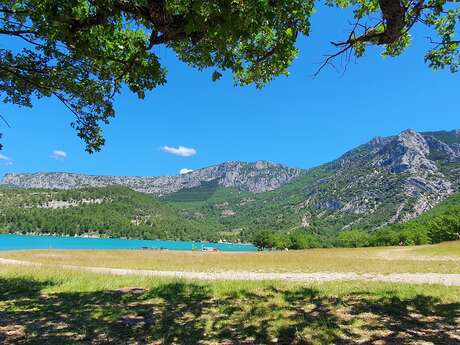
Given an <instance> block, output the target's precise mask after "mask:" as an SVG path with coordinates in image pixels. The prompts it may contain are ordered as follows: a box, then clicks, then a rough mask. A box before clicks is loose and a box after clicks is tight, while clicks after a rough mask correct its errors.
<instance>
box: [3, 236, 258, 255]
mask: <svg viewBox="0 0 460 345" xmlns="http://www.w3.org/2000/svg"><path fill="white" fill-rule="evenodd" d="M142 247H149V248H158V249H159V248H165V249H170V250H192V248H193V247H195V248H196V249H201V248H202V247H212V248H217V249H218V250H220V251H223V252H253V251H256V250H257V248H256V247H254V246H253V245H251V244H231V243H211V242H200V243H198V242H187V241H161V240H124V239H111V238H83V237H61V236H31V235H0V250H19V249H141V248H142Z"/></svg>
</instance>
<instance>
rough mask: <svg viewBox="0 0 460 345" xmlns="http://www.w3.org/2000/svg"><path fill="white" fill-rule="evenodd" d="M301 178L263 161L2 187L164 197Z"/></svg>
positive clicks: (45, 178)
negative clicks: (115, 188)
mask: <svg viewBox="0 0 460 345" xmlns="http://www.w3.org/2000/svg"><path fill="white" fill-rule="evenodd" d="M300 174H302V170H301V169H294V168H288V167H285V166H283V165H280V164H274V163H271V162H267V161H257V162H255V163H243V162H225V163H223V164H219V165H215V166H211V167H208V168H203V169H199V170H195V171H192V172H189V173H187V174H182V175H179V176H159V177H142V176H91V175H82V174H73V173H32V174H16V173H10V174H6V175H5V177H4V178H3V180H2V182H1V183H2V184H8V185H12V186H16V187H20V188H48V189H73V188H83V187H105V186H111V185H122V186H126V187H129V188H131V189H133V190H136V191H139V192H143V193H148V194H154V195H157V196H161V195H167V194H171V193H174V192H177V191H179V190H181V189H184V188H193V187H198V186H200V185H201V184H202V183H204V182H209V181H213V180H217V181H218V183H219V184H220V185H222V186H224V187H234V188H237V189H239V190H241V191H248V192H253V193H261V192H266V191H270V190H273V189H275V188H278V187H280V186H282V185H283V184H286V183H288V182H289V181H291V180H292V179H294V178H296V177H298V176H299V175H300Z"/></svg>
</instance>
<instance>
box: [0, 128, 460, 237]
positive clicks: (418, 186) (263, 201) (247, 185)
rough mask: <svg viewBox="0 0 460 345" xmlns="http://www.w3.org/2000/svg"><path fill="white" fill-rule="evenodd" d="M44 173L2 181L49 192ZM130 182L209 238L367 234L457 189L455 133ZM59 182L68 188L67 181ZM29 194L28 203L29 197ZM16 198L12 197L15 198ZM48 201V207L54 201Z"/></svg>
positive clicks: (403, 136) (411, 135) (459, 135)
mask: <svg viewBox="0 0 460 345" xmlns="http://www.w3.org/2000/svg"><path fill="white" fill-rule="evenodd" d="M43 175H46V174H42V175H40V174H38V175H35V179H32V180H28V178H29V177H30V175H21V174H19V175H9V176H10V178H7V179H6V180H5V179H4V180H3V182H4V183H9V184H11V185H15V184H16V185H17V186H19V187H27V186H29V187H41V188H45V187H48V188H49V185H48V182H49V181H48V182H46V181H47V180H45V183H44V182H43V180H42V178H43ZM46 176H51V180H50V181H51V182H53V179H52V178H54V177H56V176H61V177H62V175H53V174H49V175H46ZM76 176H77V177H79V176H81V175H76ZM14 178H17V179H18V180H17V181H15V179H14ZM82 178H85V176H83V177H82ZM93 178H95V179H96V182H98V181H99V182H98V183H100V184H103V183H106V184H107V181H104V178H111V177H101V176H93ZM116 178H120V179H122V178H123V177H116ZM98 179H100V180H98ZM129 179H131V180H129V181H128V182H129V183H131V187H133V186H134V187H136V188H138V189H141V190H143V191H147V192H149V193H150V194H152V195H154V196H157V197H159V199H160V200H159V201H160V202H162V203H167V204H168V206H171V207H173V208H174V209H175V211H177V212H178V215H179V216H180V217H183V218H184V219H185V220H186V221H189V222H191V223H189V224H200V225H199V227H206V228H207V229H208V231H210V232H208V234H209V233H211V232H216V233H218V234H220V235H221V236H222V237H223V238H233V239H241V238H244V239H246V240H247V239H249V238H251V236H252V234H254V233H257V232H259V231H264V230H272V231H281V232H285V233H286V232H287V233H289V232H291V231H297V230H299V231H303V232H306V233H310V234H317V235H321V236H322V235H325V236H329V235H333V234H336V233H337V232H341V231H346V230H350V229H363V230H365V231H371V232H372V231H375V230H377V229H379V228H382V227H385V226H387V225H391V224H395V223H402V222H406V221H408V220H411V219H414V218H416V217H418V216H419V215H421V214H422V213H424V212H425V211H427V210H429V209H431V208H433V207H434V206H436V205H438V204H439V203H440V202H442V201H443V200H445V199H446V198H447V197H449V196H450V195H452V194H453V193H456V192H460V131H459V130H453V131H438V132H426V133H425V132H417V131H415V130H410V129H409V130H405V131H403V132H401V133H399V134H397V135H394V136H389V137H376V138H373V139H371V140H370V141H368V142H367V143H365V144H362V145H359V146H358V147H356V148H354V149H352V150H350V151H348V152H346V153H345V154H343V155H341V156H340V157H339V158H337V159H335V160H333V161H331V162H328V163H325V164H322V165H320V166H318V167H314V168H311V169H292V168H288V167H285V166H283V165H279V164H274V163H271V162H267V161H258V162H254V163H243V162H235V161H232V162H225V163H222V164H220V165H215V166H212V167H208V168H203V169H200V170H196V171H194V172H191V173H187V174H185V175H181V176H176V177H164V179H165V180H163V184H160V183H158V180H155V179H158V178H154V177H152V178H151V179H153V180H154V182H155V181H157V184H156V185H145V184H143V183H145V179H146V178H141V180H136V178H135V177H129ZM147 179H149V178H148V177H147ZM160 179H161V177H160ZM72 181H73V183H77V182H79V180H78V179H74V180H72ZM159 181H162V180H159ZM51 182H50V183H51ZM58 182H59V183H61V184H62V185H63V186H67V187H68V184H66V183H68V181H67V180H65V179H64V180H63V181H59V180H58ZM109 182H111V183H115V182H116V181H109ZM53 183H54V182H53ZM125 183H126V181H125ZM136 183H137V184H136ZM168 183H169V184H168ZM54 186H56V184H54ZM125 186H126V184H125ZM81 187H91V186H87V185H81ZM96 187H101V185H96ZM163 187H164V188H163ZM155 188H156V189H155ZM162 188H163V189H162ZM132 189H134V188H132ZM71 191H72V190H70V192H71ZM32 192H34V191H31V193H29V194H30V196H27V198H29V197H30V198H32V199H33V198H34V196H33V194H34V193H32ZM18 193H20V191H18ZM43 193H44V194H43ZM50 193H51V194H53V193H55V192H54V191H49V190H43V191H42V194H43V197H44V198H45V197H46V195H47V194H50ZM99 193H103V191H99ZM14 195H15V193H14V192H13V193H11V197H12V198H13V197H14ZM66 195H67V194H66ZM69 195H71V194H69ZM96 199H97V198H96ZM57 201H58V202H57V204H59V205H63V202H66V203H67V204H66V205H67V206H68V208H69V209H72V208H73V207H74V202H71V203H69V202H68V201H67V200H57ZM47 202H48V203H49V202H51V204H53V202H54V200H49V201H47ZM85 202H86V201H85V200H82V202H81V203H80V204H82V205H83V204H85ZM48 203H46V204H43V205H44V206H43V205H41V206H40V207H45V206H46V207H47V205H49V204H48ZM55 204H56V203H55ZM67 206H66V207H67ZM88 207H89V206H88ZM93 207H98V206H97V205H94V206H93ZM24 212H25V211H24ZM40 212H45V211H40ZM46 212H58V211H53V210H49V211H46ZM67 212H70V210H69V211H67ZM0 215H1V212H0ZM140 217H141V218H140V219H143V218H142V216H141V215H140ZM134 221H136V222H137V220H136V219H134Z"/></svg>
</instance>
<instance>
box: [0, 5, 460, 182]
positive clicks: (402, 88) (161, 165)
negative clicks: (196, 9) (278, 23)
mask: <svg viewBox="0 0 460 345" xmlns="http://www.w3.org/2000/svg"><path fill="white" fill-rule="evenodd" d="M348 19H349V17H348V16H347V15H346V14H345V13H344V12H343V11H341V10H339V9H328V8H321V9H320V10H319V11H318V12H317V13H316V14H315V15H314V16H313V20H312V34H311V36H310V37H308V38H302V39H301V40H299V44H298V45H299V48H300V56H299V58H298V59H297V60H296V62H295V64H294V65H293V66H292V68H291V69H290V71H291V76H289V77H279V78H277V79H276V80H274V81H273V82H272V83H270V84H269V85H267V86H266V87H265V88H264V89H262V90H257V89H255V88H254V87H244V88H241V87H234V86H233V80H232V78H231V76H229V75H224V77H223V78H222V79H221V80H220V81H219V82H215V83H213V82H212V81H211V72H212V71H205V72H199V71H197V70H194V69H191V68H190V67H188V66H186V65H185V64H183V63H181V62H179V61H177V60H176V58H175V56H174V54H172V53H171V52H170V51H168V50H167V49H166V48H164V47H159V48H157V50H156V51H157V52H158V55H159V56H160V58H161V61H162V63H163V64H164V65H165V66H166V67H167V68H168V70H169V74H168V84H167V85H166V86H164V87H161V88H158V89H156V90H154V91H152V92H149V93H147V95H146V98H145V100H143V101H141V100H138V99H137V98H136V96H135V95H133V94H131V93H129V91H126V92H124V93H123V94H121V95H118V96H117V98H116V110H117V117H116V118H115V119H114V120H113V121H112V123H111V124H110V126H108V127H107V128H105V136H106V139H107V142H106V145H105V147H104V148H103V150H102V152H100V153H96V154H93V155H89V154H87V153H86V152H85V151H84V146H83V144H82V142H81V141H80V140H79V139H78V138H77V136H76V134H75V132H74V131H73V130H72V129H71V128H70V126H69V123H70V122H71V121H72V114H70V113H69V112H68V111H67V110H66V109H65V108H64V107H63V106H62V104H60V103H59V102H57V101H56V100H54V99H45V100H40V101H37V102H35V105H34V107H33V108H32V109H27V108H17V107H14V106H10V105H4V104H2V105H0V112H1V114H2V115H3V116H4V117H6V118H7V119H8V121H9V122H10V124H11V126H12V128H11V129H8V128H4V126H3V124H0V126H3V127H1V128H0V131H2V132H3V133H4V139H3V140H2V142H3V144H4V145H5V148H4V150H3V151H2V152H1V154H2V155H3V156H5V157H8V158H9V159H10V160H9V161H7V160H5V159H2V157H3V156H0V176H1V175H3V174H4V173H5V172H13V171H14V172H36V171H69V172H80V173H88V174H111V175H172V174H177V173H178V172H179V170H180V169H182V168H188V169H197V168H200V167H205V166H209V165H213V164H217V163H220V162H223V161H226V160H242V161H255V160H259V159H266V160H271V161H274V162H279V163H283V164H286V165H289V166H294V167H302V168H308V167H312V166H315V165H318V164H321V163H324V162H327V161H329V160H332V159H334V158H337V157H338V156H339V155H340V154H342V153H344V152H346V151H347V150H349V149H351V148H353V147H355V146H357V145H359V144H362V143H364V142H366V141H368V140H370V139H371V138H373V137H375V136H379V135H382V136H386V135H393V134H396V133H398V132H400V131H402V130H404V129H407V128H414V129H416V130H420V131H423V130H438V129H454V128H460V116H459V112H460V111H459V107H458V103H457V102H456V100H457V98H458V90H459V82H460V79H459V78H460V75H458V74H457V75H455V74H453V75H452V74H450V73H449V72H447V71H440V72H433V71H432V70H430V69H428V68H427V66H426V65H425V63H424V61H423V55H424V51H425V50H426V48H427V47H428V41H427V39H426V38H425V36H426V33H425V32H423V29H418V31H416V33H418V35H417V36H416V37H414V44H413V45H412V46H411V47H410V48H409V50H408V51H406V52H405V53H404V54H403V55H402V56H400V57H397V58H386V59H384V58H382V57H380V56H379V51H380V49H379V48H374V49H370V50H369V51H368V53H367V54H366V56H365V57H364V58H361V59H359V60H357V61H356V63H355V62H354V61H352V63H351V64H350V65H349V66H348V69H347V71H346V72H345V73H341V72H337V71H335V70H334V69H332V68H326V69H324V71H323V72H322V73H321V74H320V75H319V76H318V77H317V78H316V79H313V78H312V77H311V75H312V74H313V72H314V71H315V70H316V68H317V67H318V63H319V62H321V61H322V59H323V55H324V54H327V53H331V52H333V50H332V48H331V46H330V45H329V42H330V41H332V40H340V39H341V38H343V37H345V35H346V33H347V29H349V25H348V23H347V20H348ZM337 66H338V67H340V61H337ZM164 146H169V147H170V148H173V149H174V148H178V147H179V146H183V147H186V148H190V149H193V150H195V153H196V154H193V152H189V154H188V156H186V157H184V156H178V155H175V154H173V153H169V152H165V151H168V150H162V149H161V148H162V147H164ZM55 151H57V152H55ZM169 151H172V150H169ZM180 152H182V151H180ZM176 153H177V152H176Z"/></svg>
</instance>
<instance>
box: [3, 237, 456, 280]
mask: <svg viewBox="0 0 460 345" xmlns="http://www.w3.org/2000/svg"><path fill="white" fill-rule="evenodd" d="M440 256H442V257H440ZM0 257H1V258H8V259H15V260H24V261H31V262H37V263H42V264H47V265H79V266H98V267H110V268H131V269H151V270H179V271H198V272H209V271H212V272H222V271H251V272H255V271H257V272H306V273H307V272H356V273H369V272H374V273H406V272H417V273H429V272H433V273H460V241H455V242H446V243H441V244H437V245H428V246H414V247H378V248H331V249H309V250H298V251H288V252H284V251H275V252H252V253H230V252H220V253H212V252H186V251H183V252H180V251H151V250H31V251H12V252H3V253H0Z"/></svg>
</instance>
